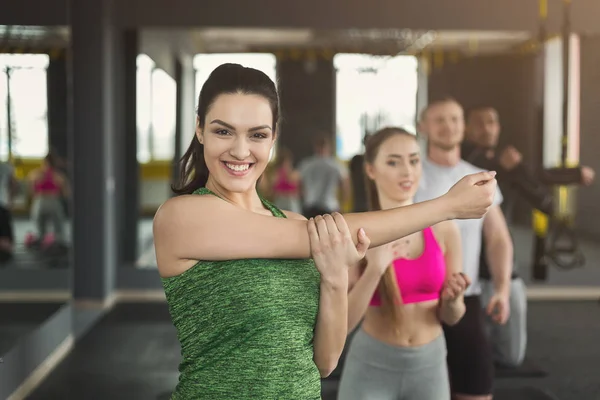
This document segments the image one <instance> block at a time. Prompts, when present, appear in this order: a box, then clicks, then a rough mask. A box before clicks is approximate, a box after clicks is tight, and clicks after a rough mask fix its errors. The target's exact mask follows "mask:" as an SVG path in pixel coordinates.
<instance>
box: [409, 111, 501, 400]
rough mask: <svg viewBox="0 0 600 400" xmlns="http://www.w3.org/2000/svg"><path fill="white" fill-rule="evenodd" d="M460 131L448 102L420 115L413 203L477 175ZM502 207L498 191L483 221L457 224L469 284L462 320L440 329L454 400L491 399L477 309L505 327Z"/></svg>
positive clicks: (460, 121) (457, 114)
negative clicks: (484, 263)
mask: <svg viewBox="0 0 600 400" xmlns="http://www.w3.org/2000/svg"><path fill="white" fill-rule="evenodd" d="M464 130H465V124H464V114H463V109H462V107H461V106H460V104H458V102H456V101H455V100H453V99H443V100H440V101H436V102H433V103H430V104H429V105H428V106H427V108H426V109H425V110H424V111H423V113H422V115H421V121H420V124H419V132H420V133H421V134H423V135H424V136H425V137H426V138H427V156H426V157H425V159H424V160H423V176H422V178H421V183H420V185H419V190H418V192H417V194H416V196H415V201H425V200H430V199H432V198H435V197H438V196H441V195H443V194H444V193H446V192H447V191H448V189H450V188H451V187H452V186H453V185H454V184H455V183H456V182H458V181H459V180H460V179H461V178H462V177H464V176H465V175H467V174H471V173H475V172H479V171H481V169H480V168H477V167H475V166H473V165H472V164H469V163H468V162H466V161H464V160H462V159H461V153H460V145H461V142H462V141H463V138H464ZM501 203H502V193H501V192H500V190H497V191H496V198H495V201H494V205H493V206H492V207H491V208H490V210H489V211H488V213H487V214H486V216H485V217H484V218H482V219H474V220H460V221H457V223H458V226H459V229H460V232H461V236H462V252H463V270H464V272H465V274H467V275H468V276H469V278H470V279H471V282H472V284H471V286H470V287H469V288H468V290H467V291H466V292H465V305H466V312H465V315H464V317H463V318H462V319H461V321H460V322H459V323H458V324H456V325H455V326H453V327H448V326H444V334H445V336H446V343H447V346H448V369H449V373H450V379H451V384H452V391H453V394H454V395H455V396H456V398H457V399H463V398H468V399H469V400H480V399H481V400H484V399H485V400H487V399H491V396H492V389H493V387H492V386H493V377H494V365H493V359H492V351H491V346H490V342H489V337H488V336H487V334H486V331H485V320H484V315H483V313H482V312H481V309H482V307H485V310H486V311H487V313H488V315H490V317H491V318H492V319H493V320H494V321H495V322H496V323H498V324H504V323H505V322H506V321H507V319H508V316H509V312H510V310H509V308H510V307H509V296H510V276H511V272H512V262H513V246H512V241H511V239H510V234H509V231H508V227H507V225H506V220H505V218H504V215H503V213H502V210H501V209H500V204H501ZM482 234H483V235H484V236H485V239H486V243H487V248H486V250H487V257H488V260H489V265H490V272H491V275H492V279H493V283H494V293H493V294H492V295H491V296H490V299H489V302H488V304H483V305H482V304H481V300H480V295H481V285H480V282H479V258H480V251H481V239H482Z"/></svg>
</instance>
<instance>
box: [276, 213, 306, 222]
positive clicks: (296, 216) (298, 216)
mask: <svg viewBox="0 0 600 400" xmlns="http://www.w3.org/2000/svg"><path fill="white" fill-rule="evenodd" d="M281 212H282V213H283V214H284V215H285V217H286V218H287V219H297V220H300V221H306V217H305V216H304V215H302V214H298V213H295V212H293V211H285V210H281Z"/></svg>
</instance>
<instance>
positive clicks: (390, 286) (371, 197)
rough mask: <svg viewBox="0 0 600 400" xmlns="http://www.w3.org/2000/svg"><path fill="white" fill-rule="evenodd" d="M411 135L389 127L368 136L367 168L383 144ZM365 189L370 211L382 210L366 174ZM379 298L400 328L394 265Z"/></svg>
mask: <svg viewBox="0 0 600 400" xmlns="http://www.w3.org/2000/svg"><path fill="white" fill-rule="evenodd" d="M398 134H400V135H409V136H411V137H414V135H412V134H410V133H409V132H407V131H406V130H404V129H402V128H395V127H388V128H383V129H381V130H379V131H377V132H376V133H374V134H372V135H370V136H368V137H367V138H366V140H365V159H364V160H365V166H366V164H372V163H373V162H374V161H375V158H376V156H377V153H378V152H379V149H380V147H381V144H382V143H383V142H385V141H386V140H387V139H388V138H389V137H391V136H393V135H398ZM365 189H366V191H367V199H368V201H369V209H370V210H371V211H378V210H381V203H380V202H379V193H378V192H377V186H376V185H375V182H374V181H373V180H371V179H370V178H369V177H368V175H367V174H365ZM366 264H367V263H366V262H363V263H361V267H362V268H364V267H366ZM377 291H378V293H379V297H380V298H381V306H382V307H381V308H382V310H383V312H384V314H385V315H387V316H389V317H390V318H391V319H392V321H393V322H394V324H395V325H394V326H398V324H399V323H400V321H401V318H402V312H403V307H402V297H401V296H400V288H399V287H398V283H397V280H396V272H395V271H394V268H393V267H392V265H390V266H388V268H387V269H386V270H385V272H384V274H383V276H382V277H381V279H380V281H379V285H378V287H377Z"/></svg>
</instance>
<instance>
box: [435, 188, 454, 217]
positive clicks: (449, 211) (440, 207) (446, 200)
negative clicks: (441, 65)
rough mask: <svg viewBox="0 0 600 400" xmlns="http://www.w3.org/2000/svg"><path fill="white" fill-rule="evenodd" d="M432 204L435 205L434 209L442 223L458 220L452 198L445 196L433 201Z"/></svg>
mask: <svg viewBox="0 0 600 400" xmlns="http://www.w3.org/2000/svg"><path fill="white" fill-rule="evenodd" d="M431 202H432V205H433V207H432V208H433V209H434V210H435V212H436V213H437V215H439V217H438V219H439V221H440V222H442V221H447V220H453V219H456V210H455V206H454V203H453V199H452V197H451V196H448V194H444V195H442V196H440V197H437V198H435V199H433V200H432V201H431Z"/></svg>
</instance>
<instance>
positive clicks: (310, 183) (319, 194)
mask: <svg viewBox="0 0 600 400" xmlns="http://www.w3.org/2000/svg"><path fill="white" fill-rule="evenodd" d="M298 172H299V173H300V181H301V186H302V190H301V191H302V202H303V214H304V216H305V217H306V218H313V217H316V216H317V215H323V214H330V213H332V212H336V211H340V210H341V206H340V202H339V200H338V190H339V189H340V188H341V189H342V202H346V201H347V200H348V199H349V198H350V195H351V193H350V177H349V174H348V171H347V170H346V168H345V167H344V166H342V165H340V163H339V162H338V161H337V160H336V159H335V158H334V157H333V155H332V150H331V142H330V141H329V139H327V138H325V137H322V138H320V139H319V140H318V141H317V142H316V144H315V154H314V155H313V156H311V157H309V158H307V159H304V160H303V161H302V162H300V165H299V166H298Z"/></svg>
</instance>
